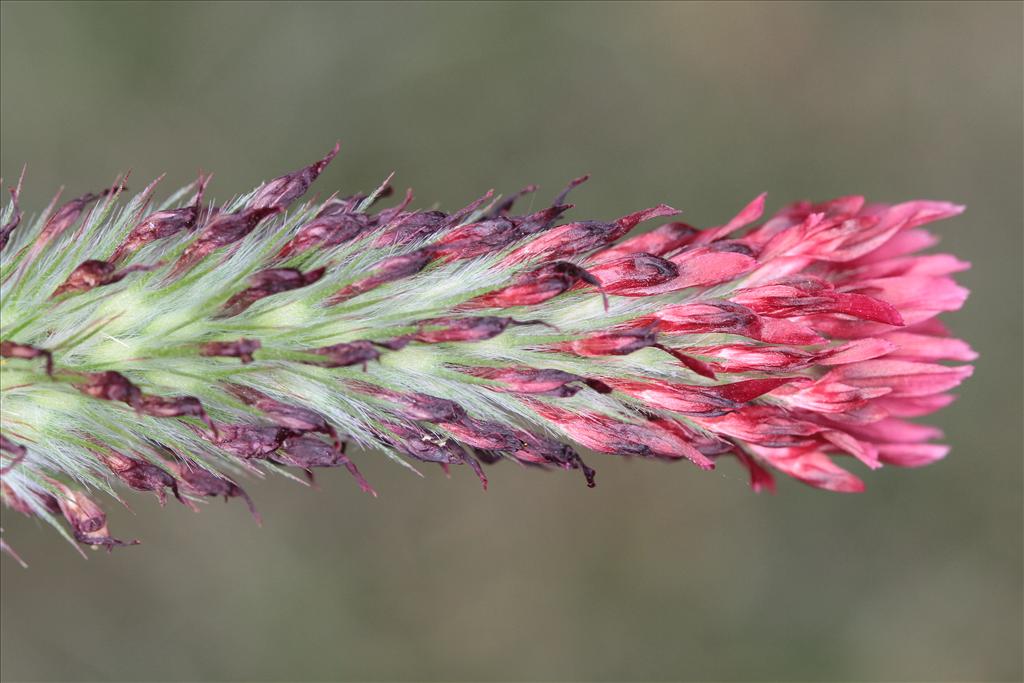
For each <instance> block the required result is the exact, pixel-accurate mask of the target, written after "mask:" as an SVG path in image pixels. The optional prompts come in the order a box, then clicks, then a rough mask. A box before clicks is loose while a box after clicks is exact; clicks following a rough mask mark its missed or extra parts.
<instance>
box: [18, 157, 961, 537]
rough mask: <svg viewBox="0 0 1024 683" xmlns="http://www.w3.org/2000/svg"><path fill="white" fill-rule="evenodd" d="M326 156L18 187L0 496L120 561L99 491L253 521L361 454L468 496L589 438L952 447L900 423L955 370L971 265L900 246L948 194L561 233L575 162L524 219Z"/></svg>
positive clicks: (742, 446)
mask: <svg viewBox="0 0 1024 683" xmlns="http://www.w3.org/2000/svg"><path fill="white" fill-rule="evenodd" d="M337 153H338V146H337V145H335V146H334V148H333V149H331V150H330V151H329V152H328V153H327V154H326V155H325V156H324V157H322V158H321V159H319V160H317V161H315V162H313V163H311V164H310V165H308V166H305V167H303V168H300V169H298V170H297V171H294V172H291V173H287V174H285V175H282V176H279V177H277V178H275V179H273V180H271V181H269V182H267V183H265V184H263V185H261V186H260V187H259V188H257V189H256V190H255V191H254V192H253V193H251V194H250V195H247V196H243V197H242V198H240V199H238V200H235V201H233V202H228V203H226V204H224V205H222V206H219V207H213V206H210V205H207V204H204V196H205V193H206V187H207V183H208V182H209V178H210V176H208V175H200V177H199V178H198V179H197V180H196V181H195V182H194V183H193V184H192V185H191V186H190V187H188V188H186V189H184V190H182V191H181V192H180V193H178V194H177V195H175V197H178V198H184V199H182V201H181V202H178V201H177V200H174V201H172V202H168V203H167V204H164V205H159V204H158V205H156V206H155V207H153V208H151V202H152V201H153V198H152V193H153V191H154V189H155V186H156V183H155V182H154V183H153V184H151V185H150V186H148V187H147V188H145V189H144V190H143V192H142V193H140V194H139V195H138V196H136V197H135V198H132V199H128V200H127V201H125V195H126V194H127V193H125V192H124V184H123V182H122V181H118V183H116V184H115V185H114V186H113V187H111V188H108V189H107V190H104V191H103V192H100V193H95V194H87V195H83V196H82V197H79V198H77V199H74V200H72V201H70V202H67V203H65V204H63V205H62V206H60V207H59V208H56V209H54V207H55V206H56V205H57V200H56V199H55V200H54V203H53V205H52V206H51V207H50V208H49V209H48V210H47V211H45V212H44V213H43V215H42V218H40V219H39V220H37V221H35V223H34V224H32V225H25V224H22V215H23V213H22V207H21V206H20V205H19V197H20V194H21V187H22V182H21V181H20V180H19V182H18V184H17V186H16V187H15V188H13V189H12V190H11V202H10V203H9V204H8V206H7V207H6V208H5V209H4V210H3V211H2V212H0V226H3V227H2V228H0V238H2V242H0V249H2V252H0V257H2V260H0V357H2V364H0V392H2V397H3V401H2V408H0V492H2V497H3V501H4V503H5V504H6V505H7V506H9V507H11V508H12V509H14V510H17V511H19V512H21V513H23V514H26V515H29V516H33V517H40V518H45V519H47V520H49V521H51V522H53V523H54V524H56V525H57V526H58V527H60V528H62V529H65V535H66V536H67V537H68V538H69V539H72V540H75V541H78V542H79V543H81V544H84V545H88V546H94V547H104V548H107V549H111V548H114V547H118V546H123V545H133V544H134V543H136V541H122V540H118V539H117V538H115V537H114V536H112V535H111V534H110V532H109V531H108V528H107V516H106V514H105V513H104V512H103V511H102V510H101V509H100V507H99V504H98V503H97V502H96V501H95V500H94V499H93V492H92V491H91V490H89V489H91V488H97V489H98V488H104V487H106V488H107V489H108V490H115V489H116V487H122V488H128V489H132V490H135V491H140V492H148V493H152V494H153V495H154V496H156V498H157V501H158V502H159V503H160V504H164V503H165V502H166V500H167V499H168V498H169V497H173V498H174V499H176V500H178V501H180V502H181V503H182V504H184V505H186V506H188V507H190V508H193V509H198V506H197V502H198V501H199V499H201V498H207V497H214V496H222V497H224V499H225V500H229V499H231V498H240V499H241V500H242V502H244V503H245V505H246V506H247V508H248V510H249V512H250V513H251V514H252V516H253V517H254V518H255V519H256V520H257V522H258V521H259V520H260V518H259V514H258V513H257V512H256V509H255V507H254V505H253V502H252V500H251V499H250V498H249V496H248V494H247V493H246V492H245V490H244V489H242V488H241V487H240V486H239V485H238V483H236V482H237V481H241V480H240V477H241V476H243V475H245V474H256V475H263V474H265V473H270V472H281V471H287V470H291V471H293V472H297V473H302V474H304V475H305V476H306V478H307V479H308V480H309V482H310V484H313V483H314V482H315V479H314V474H315V472H316V470H319V469H322V468H344V469H346V470H347V471H348V473H349V474H350V475H351V476H352V477H353V478H354V479H355V481H356V484H357V485H358V486H359V487H360V489H361V490H362V491H364V492H367V493H369V494H371V495H376V491H375V490H374V488H373V487H371V486H370V484H369V483H368V482H367V481H366V479H365V478H364V477H363V475H362V473H361V471H360V469H359V467H358V466H357V463H356V462H355V461H356V460H357V459H361V458H366V457H372V455H370V454H368V451H373V450H377V451H385V452H386V453H387V454H388V455H389V456H390V457H392V458H394V459H405V460H412V461H417V462H418V463H424V466H431V465H437V466H439V467H440V468H442V469H443V470H444V471H445V472H452V473H457V472H458V471H459V468H458V466H461V465H465V468H463V469H462V471H463V472H472V475H473V476H475V477H476V478H477V479H478V480H479V481H480V483H481V485H482V486H483V487H484V488H486V487H487V486H488V480H489V477H488V476H487V474H485V472H484V468H485V466H497V463H499V462H500V461H502V460H511V461H514V462H517V463H519V464H522V465H524V466H528V467H531V468H537V469H554V470H562V469H565V470H570V469H575V470H580V471H581V472H582V474H583V476H584V479H585V481H586V484H587V485H588V486H593V485H594V483H595V472H594V469H593V468H592V467H590V466H589V465H587V464H585V463H584V460H583V457H581V452H582V451H583V450H589V451H592V452H596V453H598V454H608V455H617V456H622V457H632V458H645V459H659V460H666V461H684V460H685V461H688V462H690V463H691V464H693V465H694V466H695V467H696V468H697V469H700V470H709V469H713V468H715V467H717V466H719V463H720V461H721V460H722V459H723V458H724V459H735V460H736V462H737V464H738V466H739V467H740V468H741V469H742V471H744V472H746V473H747V474H748V475H749V479H750V486H751V488H753V489H754V490H755V491H773V490H774V489H775V481H774V478H773V473H782V474H784V475H786V476H788V477H791V478H794V479H796V480H798V481H801V482H804V483H806V484H808V485H810V486H814V487H817V488H820V489H825V490H829V491H840V492H855V491H860V490H862V489H863V488H864V484H863V482H862V481H861V479H860V478H859V477H858V476H856V475H854V474H853V473H851V472H849V471H847V470H846V469H844V467H842V466H840V463H841V462H842V460H841V458H842V457H843V456H847V461H846V462H849V463H852V464H853V465H854V466H855V467H861V466H863V468H864V469H865V470H866V471H870V470H874V469H877V468H879V467H884V466H897V467H919V466H922V465H926V464H929V463H932V462H935V461H936V460H939V459H941V458H943V457H945V456H946V454H947V452H948V447H947V446H945V445H943V444H941V443H936V440H938V439H940V438H941V433H940V432H939V430H937V429H935V428H932V427H928V426H926V425H921V424H918V423H916V422H911V421H910V419H911V418H917V417H921V416H924V415H928V414H930V413H933V412H935V411H937V410H939V409H941V408H943V407H945V406H947V405H948V404H949V403H950V402H952V400H953V395H952V394H951V393H950V391H951V390H953V389H954V388H955V387H956V386H957V385H958V384H960V383H961V382H962V381H964V380H965V379H966V378H967V377H969V376H970V374H971V372H972V367H971V366H970V365H969V363H970V362H971V361H973V360H974V359H975V358H976V354H975V353H974V351H973V350H971V348H970V346H969V345H968V344H967V343H966V342H964V341H962V340H959V339H956V338H954V337H953V336H952V335H951V334H950V332H949V331H948V330H947V329H946V327H945V326H944V325H943V324H942V323H941V322H940V321H939V320H938V316H939V315H941V314H942V313H944V312H947V311H954V310H957V309H959V308H960V307H961V306H962V305H963V303H964V301H965V299H966V296H967V291H966V290H965V289H963V288H962V287H960V286H959V285H957V284H956V282H955V281H954V280H953V277H952V276H953V274H954V273H956V272H959V271H962V270H964V269H965V268H967V267H969V264H966V263H964V262H963V261H960V260H959V259H957V258H955V257H953V256H951V255H948V254H927V255H921V254H919V253H918V252H920V251H921V250H922V249H926V248H928V247H931V246H932V245H933V244H934V243H935V238H934V237H933V236H932V235H931V234H930V233H929V232H928V231H927V230H926V229H925V228H924V227H923V226H925V225H926V224H928V223H930V222H932V221H936V220H940V219H945V218H950V217H952V216H955V215H957V214H958V213H960V212H961V211H962V210H963V207H960V206H958V205H955V204H950V203H946V202H934V201H912V202H905V203H902V204H896V205H892V206H888V205H881V204H867V203H865V201H864V200H863V198H861V197H842V198H839V199H836V200H832V201H830V202H825V203H821V204H812V203H810V202H797V203H795V204H791V205H789V206H786V207H784V208H783V209H781V210H780V211H778V212H776V213H775V214H773V215H768V214H766V213H765V210H766V199H765V196H764V195H760V196H758V197H757V198H755V199H754V200H753V201H752V202H750V203H749V204H748V205H747V206H746V207H745V208H743V209H742V210H741V211H740V212H739V213H738V214H737V215H736V216H735V217H734V218H732V219H730V220H728V221H726V222H725V223H723V224H722V225H719V226H716V227H712V228H709V229H706V230H699V229H697V228H695V227H693V226H691V225H688V224H686V223H681V222H664V223H662V224H660V225H656V226H655V227H653V229H651V230H650V231H648V232H644V233H640V234H631V233H633V231H634V229H635V228H636V227H637V226H638V225H639V224H640V223H642V222H644V221H651V220H655V219H659V218H661V219H664V218H668V217H670V216H675V214H677V213H678V212H677V211H676V210H675V209H673V208H671V207H670V206H668V205H665V204H659V205H657V206H655V207H653V208H649V209H642V210H640V211H635V212H633V213H627V214H626V215H625V216H623V217H622V218H619V219H618V220H613V221H610V222H606V221H598V220H580V219H572V220H567V219H566V218H565V216H566V215H567V214H568V213H569V212H570V210H572V209H573V208H574V207H573V206H572V205H571V204H568V203H566V200H567V198H568V194H569V192H570V191H571V190H572V189H573V188H575V187H576V186H578V185H579V184H581V183H582V182H584V181H585V180H587V176H582V177H580V178H577V179H575V180H573V181H572V182H571V183H569V185H568V186H567V187H566V188H565V189H564V190H562V191H561V192H560V193H558V195H557V196H556V197H555V198H554V201H553V202H552V203H551V205H550V206H547V207H544V208H540V209H539V210H536V211H533V212H530V213H523V214H519V213H516V212H514V207H515V202H516V200H517V199H519V198H521V197H522V196H523V195H525V194H528V193H531V192H534V191H536V190H537V187H536V186H534V185H528V186H526V187H525V188H523V189H522V190H520V191H519V192H515V193H513V194H511V195H507V196H506V198H504V199H499V200H495V201H492V196H493V193H492V192H490V191H488V192H486V193H484V194H483V195H479V194H475V195H473V194H471V195H470V196H477V198H476V199H474V200H472V201H470V202H469V203H468V204H467V205H466V206H464V207H463V208H461V209H459V210H456V211H454V212H451V213H449V212H446V211H442V210H437V209H430V210H422V209H416V208H414V207H412V202H413V194H412V191H411V190H410V191H409V192H407V193H406V194H405V195H404V197H400V198H397V199H392V200H387V198H388V197H389V196H391V194H392V186H391V180H392V176H388V178H387V179H386V180H385V181H384V182H383V183H381V185H380V186H379V187H378V188H376V189H375V190H373V191H371V192H356V193H352V194H349V195H343V194H340V193H339V194H338V195H329V197H328V199H327V200H326V201H316V200H309V199H308V198H307V193H308V190H309V189H310V187H311V184H312V183H313V182H314V181H315V180H316V179H317V177H318V176H319V175H320V174H321V172H322V171H323V170H324V168H325V167H326V166H327V164H329V163H330V162H331V161H332V160H333V159H334V157H335V156H336V155H337ZM392 175H393V174H392ZM389 201H390V205H387V206H384V207H383V208H379V207H377V206H376V205H377V203H378V202H380V203H382V204H388V202H389ZM94 202H98V203H95V204H94ZM119 202H124V203H125V205H124V206H123V207H118V203H119ZM90 207H91V208H90ZM154 209H155V210H154ZM72 230H74V232H73V234H72ZM7 242H11V244H10V245H8V244H7ZM3 247H9V248H3ZM349 443H352V444H355V445H356V446H358V447H359V451H358V452H356V451H350V450H348V449H347V448H346V447H347V445H348V444H349ZM588 460H589V458H588ZM854 461H857V462H854ZM858 463H859V464H858ZM733 466H735V465H733ZM293 478H294V477H293ZM168 494H169V495H168ZM62 525H63V526H62ZM0 550H3V551H5V552H8V553H13V551H12V550H11V549H10V548H9V547H8V546H7V544H6V543H5V542H4V541H3V540H0ZM14 557H17V556H16V555H15V556H14Z"/></svg>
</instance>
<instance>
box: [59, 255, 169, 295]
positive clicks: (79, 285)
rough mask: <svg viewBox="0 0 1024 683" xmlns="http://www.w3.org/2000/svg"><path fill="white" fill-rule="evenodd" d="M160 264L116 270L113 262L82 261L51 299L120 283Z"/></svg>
mask: <svg viewBox="0 0 1024 683" xmlns="http://www.w3.org/2000/svg"><path fill="white" fill-rule="evenodd" d="M161 265H163V264H162V263H155V264H152V265H143V264H137V265H133V266H128V267H127V268H122V269H121V270H116V266H115V265H114V262H113V261H98V260H95V259H91V260H89V261H83V262H82V263H80V264H79V265H78V267H76V268H75V269H74V270H73V271H71V274H70V275H68V278H67V279H66V280H65V281H64V283H63V284H62V285H61V286H59V287H57V289H55V290H53V294H51V295H50V296H51V298H54V297H58V296H60V295H61V294H67V293H68V292H87V291H89V290H90V289H93V288H94V287H102V286H103V285H110V284H113V283H115V282H120V281H121V280H123V279H124V278H125V276H127V275H128V274H130V273H138V272H142V271H147V270H153V269H154V268H159V267H160V266H161Z"/></svg>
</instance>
